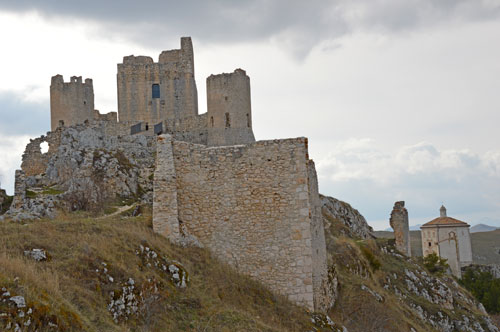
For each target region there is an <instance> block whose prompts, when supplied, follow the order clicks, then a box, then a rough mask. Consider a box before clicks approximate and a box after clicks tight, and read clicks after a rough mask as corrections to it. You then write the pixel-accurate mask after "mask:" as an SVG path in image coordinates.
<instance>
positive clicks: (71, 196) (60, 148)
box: [7, 123, 156, 220]
mask: <svg viewBox="0 0 500 332" xmlns="http://www.w3.org/2000/svg"><path fill="white" fill-rule="evenodd" d="M43 141H48V142H50V149H49V152H47V153H44V154H42V153H41V152H40V143H41V142H43ZM155 151H156V145H155V139H154V137H148V136H144V135H135V136H134V135H127V136H113V135H111V134H110V133H109V132H108V128H107V127H106V126H105V125H104V124H103V123H102V124H101V125H98V124H97V125H92V126H90V125H85V124H83V125H76V126H72V127H68V128H67V127H60V128H58V129H57V130H56V131H53V132H49V133H48V134H47V136H42V137H40V138H37V139H33V140H31V142H30V143H29V144H28V145H27V147H26V150H25V152H24V154H23V163H22V165H21V167H22V169H23V171H22V172H16V177H17V178H16V183H17V184H16V186H17V188H16V192H18V193H20V194H21V195H22V196H24V197H21V196H20V195H17V194H16V197H15V198H14V202H13V204H12V206H11V208H10V210H9V211H8V212H7V216H9V217H11V218H13V219H14V220H16V219H34V218H41V217H54V215H55V211H56V210H57V208H61V207H62V208H66V209H67V210H89V209H92V208H96V207H100V206H102V203H103V202H105V201H107V200H113V199H116V198H117V197H120V198H133V199H135V200H142V201H144V202H148V203H150V202H151V201H152V174H153V170H154V164H155Z"/></svg>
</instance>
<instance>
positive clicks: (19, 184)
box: [11, 169, 26, 209]
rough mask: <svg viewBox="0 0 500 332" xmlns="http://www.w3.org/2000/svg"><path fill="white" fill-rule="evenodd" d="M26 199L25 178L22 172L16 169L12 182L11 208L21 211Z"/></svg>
mask: <svg viewBox="0 0 500 332" xmlns="http://www.w3.org/2000/svg"><path fill="white" fill-rule="evenodd" d="M25 198H26V176H25V174H24V171H22V170H20V169H16V175H15V182H14V200H13V201H12V206H11V208H14V209H21V208H22V206H23V204H24V199H25Z"/></svg>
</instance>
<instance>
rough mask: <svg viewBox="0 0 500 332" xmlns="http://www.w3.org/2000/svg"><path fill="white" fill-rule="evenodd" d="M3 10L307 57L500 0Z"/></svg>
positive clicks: (464, 14) (223, 2) (247, 0)
mask: <svg viewBox="0 0 500 332" xmlns="http://www.w3.org/2000/svg"><path fill="white" fill-rule="evenodd" d="M0 9H4V10H9V11H17V12H25V11H29V10H35V11H38V12H40V13H41V14H43V15H45V16H47V17H49V18H50V17H57V18H63V19H64V18H66V19H69V18H81V19H87V20H95V21H98V22H99V23H101V24H103V25H104V27H105V31H107V32H108V33H109V34H110V35H120V36H121V37H126V38H130V39H132V40H134V41H136V42H140V43H143V44H145V45H148V46H154V47H162V46H164V43H165V41H166V39H169V38H175V37H178V36H180V35H192V36H193V37H195V38H200V39H202V40H204V41H205V42H211V43H226V42H246V41H252V40H259V39H274V40H276V41H277V43H278V44H281V45H282V46H284V47H286V48H288V49H290V50H292V51H294V52H295V53H296V55H298V56H303V55H305V54H307V53H308V52H309V50H310V49H311V48H312V47H313V46H314V45H316V44H317V43H318V42H320V41H322V40H325V39H333V38H335V37H338V36H341V35H343V34H346V33H349V32H350V31H353V30H356V29H358V28H364V29H377V28H382V29H388V30H401V29H411V28H414V27H418V26H420V25H432V24H435V23H440V22H443V21H446V20H449V19H452V20H483V19H492V18H497V17H498V16H499V12H500V5H498V4H496V5H495V4H492V2H491V1H487V0H482V1H480V0H408V1H401V0H359V1H350V0H330V1H321V0H309V1H288V0H274V1H270V0H253V1H251V0H241V1H230V0H212V1H175V2H174V1H165V0H149V1H140V2H139V1H135V0H134V1H132V0H124V1H120V2H114V1H113V2H111V1H96V0H87V1H59V0H46V1H43V2H40V1H34V0H16V1H3V2H1V3H0ZM101 34H102V31H101Z"/></svg>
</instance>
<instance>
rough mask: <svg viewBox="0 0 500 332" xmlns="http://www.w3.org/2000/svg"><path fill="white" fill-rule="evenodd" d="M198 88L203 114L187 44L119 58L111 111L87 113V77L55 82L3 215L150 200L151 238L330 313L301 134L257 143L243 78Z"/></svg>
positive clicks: (226, 77)
mask: <svg viewBox="0 0 500 332" xmlns="http://www.w3.org/2000/svg"><path fill="white" fill-rule="evenodd" d="M206 84H207V86H206V88H207V113H205V114H198V97H197V87H196V82H195V77H194V55H193V46H192V42H191V39H190V38H181V48H180V49H176V50H170V51H163V52H162V53H161V54H160V56H159V59H158V62H154V61H153V59H152V58H150V57H146V56H133V55H131V56H126V57H124V58H123V63H120V64H118V74H117V85H118V112H117V113H107V114H100V113H99V112H98V111H97V110H95V109H94V92H93V87H92V80H91V79H86V80H85V82H82V78H81V77H72V78H71V81H70V82H69V83H65V82H64V80H63V77H62V76H61V75H56V76H54V77H53V78H52V84H51V88H50V96H51V128H52V131H51V132H48V133H47V135H45V136H42V137H40V138H37V139H34V140H31V141H30V143H29V144H28V146H27V147H26V150H25V153H24V155H23V163H22V165H21V168H22V170H18V171H17V172H16V193H15V196H16V197H15V200H14V203H15V204H13V205H12V208H11V210H10V211H9V213H10V215H11V216H15V215H16V213H17V214H19V213H24V215H23V217H24V218H26V217H27V215H26V211H30V213H32V215H33V216H34V217H43V216H49V217H50V216H53V215H54V214H55V211H56V207H65V208H68V209H73V210H74V209H81V208H85V206H87V205H82V204H83V203H85V204H88V205H91V204H93V203H95V202H102V201H105V200H106V199H110V198H111V199H113V198H116V197H135V198H137V199H139V200H141V201H142V202H143V203H146V204H152V206H153V229H154V231H155V232H156V233H158V234H161V235H163V236H165V237H166V238H168V239H169V240H170V241H172V242H174V243H178V244H181V245H187V244H195V245H203V246H206V247H208V248H209V249H210V250H211V251H212V252H213V253H214V254H215V255H216V256H217V257H218V258H220V259H221V260H223V261H225V262H227V263H229V264H231V265H233V266H234V267H235V268H236V269H238V270H239V271H241V272H243V273H245V274H247V275H250V276H252V277H253V278H255V279H257V280H260V281H262V282H263V283H265V284H266V285H268V286H269V287H270V288H271V289H272V290H274V291H276V292H278V293H281V294H283V295H285V296H287V297H288V298H289V299H291V300H292V301H294V302H296V303H297V304H300V305H304V306H306V307H307V308H309V309H311V310H317V311H326V310H327V309H328V308H330V307H331V306H332V305H333V301H334V299H333V296H332V293H333V290H332V285H330V281H329V276H328V268H327V258H326V244H325V235H324V226H323V220H322V217H321V206H322V203H321V200H320V196H319V193H318V183H317V176H316V170H315V166H314V162H313V161H312V160H310V159H309V153H308V141H307V138H303V137H301V138H292V139H276V140H270V141H258V142H256V141H255V138H254V134H253V130H252V110H251V97H250V78H249V77H248V75H247V74H246V72H245V71H244V70H242V69H236V70H234V71H233V72H232V73H223V74H219V75H210V76H209V77H208V78H207V80H206ZM43 142H47V143H48V144H49V150H48V152H46V153H42V152H41V150H40V144H41V143H43ZM27 193H29V195H28V194H27Z"/></svg>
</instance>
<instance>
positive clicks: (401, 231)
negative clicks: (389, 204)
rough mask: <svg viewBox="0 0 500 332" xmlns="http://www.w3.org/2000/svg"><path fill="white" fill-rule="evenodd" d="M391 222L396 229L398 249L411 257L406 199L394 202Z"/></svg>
mask: <svg viewBox="0 0 500 332" xmlns="http://www.w3.org/2000/svg"><path fill="white" fill-rule="evenodd" d="M390 224H391V227H392V229H393V230H394V238H395V239H396V249H397V250H399V251H400V252H401V253H403V254H405V255H406V256H408V257H411V246H410V228H409V224H408V211H407V210H406V208H405V202H404V201H400V202H396V203H394V208H393V209H392V212H391V219H390Z"/></svg>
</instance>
